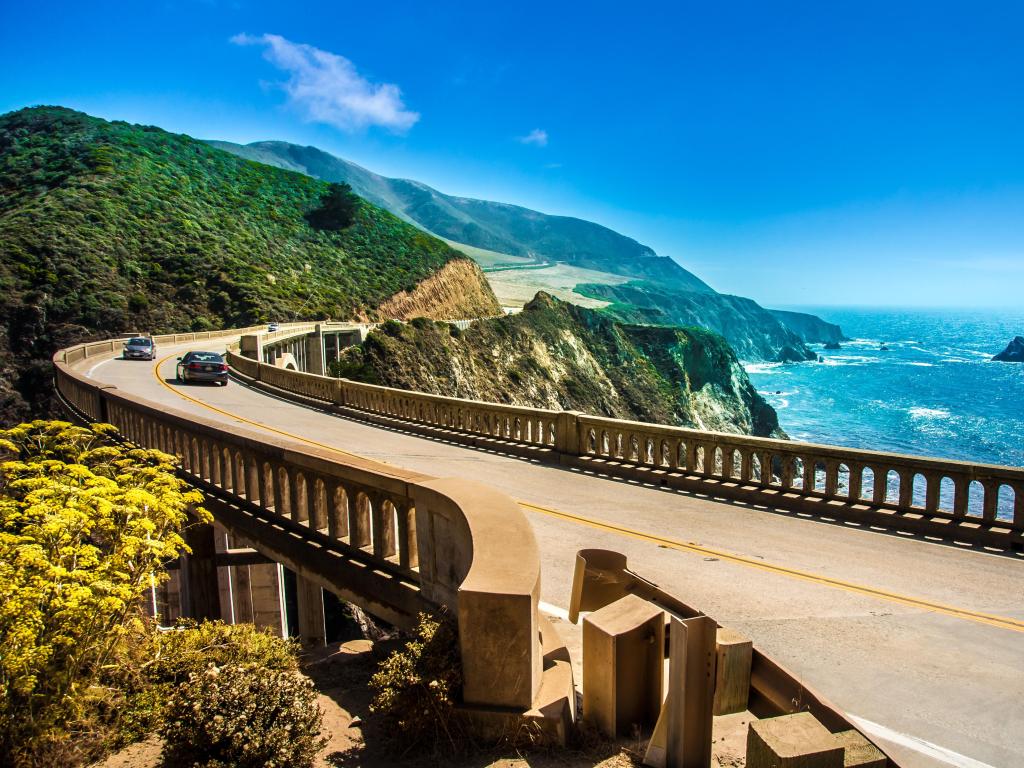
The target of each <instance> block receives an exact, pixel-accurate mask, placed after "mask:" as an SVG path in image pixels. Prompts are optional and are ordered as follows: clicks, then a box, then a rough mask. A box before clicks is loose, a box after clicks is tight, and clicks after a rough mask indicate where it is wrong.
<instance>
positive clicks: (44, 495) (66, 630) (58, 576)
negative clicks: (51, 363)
mask: <svg viewBox="0 0 1024 768" xmlns="http://www.w3.org/2000/svg"><path fill="white" fill-rule="evenodd" d="M113 435H114V428H113V427H112V426H110V425H94V426H92V427H90V428H83V427H77V426H74V425H72V424H70V423H68V422H62V421H34V422H31V423H29V424H20V425H18V426H17V427H14V428H12V429H6V430H0V754H3V755H5V756H7V757H8V759H9V761H10V762H11V763H13V764H15V765H17V764H28V763H29V762H31V761H32V760H33V758H32V755H33V754H34V753H37V752H38V751H39V750H41V749H44V747H45V745H46V744H48V743H52V742H54V741H60V740H61V739H62V738H64V737H66V733H67V731H68V729H69V728H71V727H72V726H73V725H74V724H75V723H76V722H80V721H84V720H88V719H89V718H91V717H94V716H95V713H96V712H97V711H98V710H102V708H103V702H104V701H106V700H108V699H109V691H108V689H107V688H106V687H105V686H104V684H103V683H104V676H105V675H116V673H117V667H118V656H119V653H122V652H123V650H124V645H125V643H126V642H130V641H131V639H132V637H133V636H136V637H137V636H138V634H139V633H140V632H143V631H144V627H143V626H142V623H141V621H140V619H139V617H138V610H137V606H138V603H139V600H140V598H141V597H142V595H143V593H144V592H145V590H146V589H148V588H149V587H150V585H151V584H152V583H154V580H159V579H161V578H164V572H163V568H162V566H163V565H164V564H165V563H166V562H168V561H169V560H171V559H173V558H175V557H177V556H178V555H180V554H181V553H182V552H183V551H186V546H185V542H184V540H183V538H182V536H181V531H182V529H183V527H184V525H185V523H186V519H187V518H186V515H187V513H188V512H190V511H191V512H192V513H193V514H195V515H197V516H198V517H199V518H200V519H204V520H205V519H208V515H207V513H206V512H205V511H203V510H202V509H201V508H200V507H199V506H198V505H199V504H200V503H201V502H202V497H201V495H200V494H199V493H198V492H196V491H193V490H191V489H190V488H189V487H188V486H187V485H186V484H185V483H184V482H183V481H181V480H180V479H178V478H177V477H176V476H175V474H174V471H175V465H176V459H175V458H174V457H173V456H169V455H167V454H165V453H162V452H160V451H153V450H144V449H135V448H127V447H123V446H121V445H118V444H117V443H116V442H115V441H114V440H113Z"/></svg>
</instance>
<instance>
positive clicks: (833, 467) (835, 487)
mask: <svg viewBox="0 0 1024 768" xmlns="http://www.w3.org/2000/svg"><path fill="white" fill-rule="evenodd" d="M838 492H839V462H838V461H836V460H835V459H826V460H825V496H827V497H828V498H830V499H834V498H836V496H837V495H838Z"/></svg>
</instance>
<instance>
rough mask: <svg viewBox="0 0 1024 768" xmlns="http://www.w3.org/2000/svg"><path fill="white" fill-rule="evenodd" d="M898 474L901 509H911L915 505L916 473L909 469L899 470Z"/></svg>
mask: <svg viewBox="0 0 1024 768" xmlns="http://www.w3.org/2000/svg"><path fill="white" fill-rule="evenodd" d="M896 473H897V474H898V475H899V477H900V496H899V499H900V500H899V505H900V508H901V509H910V507H912V506H913V505H914V473H913V472H912V471H911V470H909V469H898V470H896Z"/></svg>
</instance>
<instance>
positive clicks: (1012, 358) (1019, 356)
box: [992, 336, 1024, 363]
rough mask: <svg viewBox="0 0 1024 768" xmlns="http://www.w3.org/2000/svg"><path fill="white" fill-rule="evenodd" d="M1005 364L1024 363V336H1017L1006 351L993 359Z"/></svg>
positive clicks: (1007, 346)
mask: <svg viewBox="0 0 1024 768" xmlns="http://www.w3.org/2000/svg"><path fill="white" fill-rule="evenodd" d="M992 359H993V360H998V361H1000V362H1003V363H1024V336H1017V337H1015V338H1014V340H1013V341H1011V342H1010V343H1009V344H1007V345H1006V349H1004V350H1003V351H1002V352H1000V353H999V354H998V355H996V356H995V357H993V358H992Z"/></svg>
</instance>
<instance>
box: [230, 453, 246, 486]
mask: <svg viewBox="0 0 1024 768" xmlns="http://www.w3.org/2000/svg"><path fill="white" fill-rule="evenodd" d="M231 465H232V468H233V469H234V472H235V474H234V475H233V476H232V488H234V491H235V495H236V496H242V495H244V494H245V462H244V460H243V457H242V452H241V451H237V450H233V451H232V453H231Z"/></svg>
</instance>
